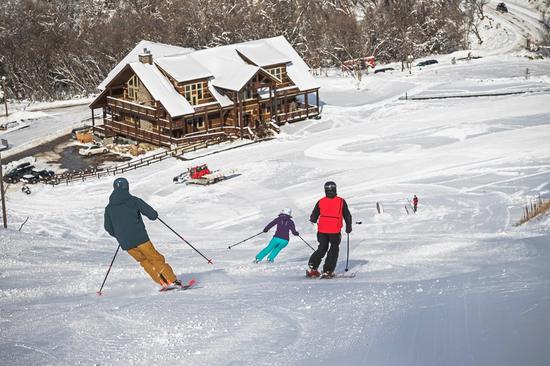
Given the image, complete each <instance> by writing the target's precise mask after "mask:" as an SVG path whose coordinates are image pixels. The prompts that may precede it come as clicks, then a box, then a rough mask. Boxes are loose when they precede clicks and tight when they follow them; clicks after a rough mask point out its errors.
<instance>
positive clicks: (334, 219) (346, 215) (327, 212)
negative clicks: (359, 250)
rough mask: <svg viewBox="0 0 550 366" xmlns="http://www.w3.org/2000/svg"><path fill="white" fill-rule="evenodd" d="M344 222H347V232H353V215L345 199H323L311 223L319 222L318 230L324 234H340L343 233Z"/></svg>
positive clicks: (317, 206)
mask: <svg viewBox="0 0 550 366" xmlns="http://www.w3.org/2000/svg"><path fill="white" fill-rule="evenodd" d="M342 220H345V221H346V232H347V233H350V232H351V214H350V212H349V209H348V205H347V203H346V201H345V200H344V199H343V198H340V197H338V196H336V197H334V198H328V197H324V198H321V199H320V200H319V201H318V202H317V204H316V205H315V208H314V209H313V212H312V213H311V217H310V221H311V222H317V230H318V231H319V232H320V233H323V234H339V233H340V232H341V231H342V226H343V223H342Z"/></svg>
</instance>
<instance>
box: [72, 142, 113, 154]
mask: <svg viewBox="0 0 550 366" xmlns="http://www.w3.org/2000/svg"><path fill="white" fill-rule="evenodd" d="M108 151H109V149H107V148H106V147H105V146H103V145H102V144H98V143H95V144H91V145H89V146H87V147H84V148H82V149H80V150H78V153H79V154H80V155H84V156H92V155H95V154H103V153H106V152H108Z"/></svg>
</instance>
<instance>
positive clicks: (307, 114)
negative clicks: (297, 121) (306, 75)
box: [305, 91, 309, 118]
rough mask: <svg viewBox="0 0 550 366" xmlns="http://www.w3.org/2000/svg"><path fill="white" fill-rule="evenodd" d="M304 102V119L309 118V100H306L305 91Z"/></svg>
mask: <svg viewBox="0 0 550 366" xmlns="http://www.w3.org/2000/svg"><path fill="white" fill-rule="evenodd" d="M305 101H306V118H309V100H308V98H307V91H306V95H305Z"/></svg>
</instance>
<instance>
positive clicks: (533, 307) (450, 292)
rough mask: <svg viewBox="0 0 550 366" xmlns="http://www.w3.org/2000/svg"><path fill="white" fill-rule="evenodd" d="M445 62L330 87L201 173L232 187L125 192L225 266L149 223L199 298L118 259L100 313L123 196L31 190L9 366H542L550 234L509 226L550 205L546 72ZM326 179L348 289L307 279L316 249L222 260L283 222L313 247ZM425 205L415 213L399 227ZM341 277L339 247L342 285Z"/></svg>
mask: <svg viewBox="0 0 550 366" xmlns="http://www.w3.org/2000/svg"><path fill="white" fill-rule="evenodd" d="M450 58H451V56H450V55H449V56H442V57H440V58H438V59H439V60H440V64H438V65H435V66H431V67H427V68H423V69H422V70H420V69H418V68H415V69H414V70H413V74H412V75H402V74H401V73H400V72H394V73H392V74H376V75H370V76H368V77H367V78H366V79H365V80H364V81H363V83H362V84H361V86H360V89H359V90H357V88H356V86H357V85H356V84H355V83H354V82H353V81H351V79H350V78H344V77H338V76H337V75H331V76H330V77H323V78H320V82H321V83H322V89H321V96H322V99H323V101H324V102H325V104H324V106H323V113H322V116H323V117H322V119H321V120H318V121H316V120H311V121H304V122H300V123H295V124H292V125H287V126H285V127H284V128H283V133H282V134H281V135H279V136H278V138H277V139H275V140H272V141H268V142H263V143H260V144H253V145H247V146H243V147H240V148H238V149H234V150H228V151H225V152H223V153H219V154H214V155H210V156H205V157H201V158H200V159H199V160H200V162H203V161H204V162H207V163H208V164H209V166H210V167H211V168H213V169H223V170H231V169H237V174H236V176H235V177H234V178H232V179H229V180H227V181H224V182H221V183H218V184H215V185H212V186H208V187H198V186H183V185H175V184H173V183H172V177H174V176H175V175H177V174H178V173H180V172H181V171H182V170H184V169H185V168H186V167H187V166H189V165H191V164H193V163H194V162H183V161H179V160H175V159H169V160H166V161H163V162H161V163H158V164H156V165H152V166H151V167H149V168H145V169H141V170H137V171H133V172H129V173H128V174H126V175H125V177H126V178H128V180H129V181H130V187H131V192H132V193H133V194H135V195H138V196H140V197H142V198H143V199H145V200H146V201H148V202H149V203H150V204H151V205H152V206H153V207H155V208H156V209H157V210H158V211H159V213H160V216H161V218H162V219H164V220H165V221H166V222H167V223H168V224H170V225H172V226H173V227H174V228H175V229H176V230H177V231H179V232H180V233H181V234H183V236H184V237H185V238H186V239H187V240H189V241H190V242H191V243H192V244H194V245H195V246H197V247H198V248H199V249H201V250H203V251H204V253H205V254H206V255H207V256H208V257H209V258H212V259H213V262H214V264H213V265H209V264H207V263H206V261H205V260H204V259H203V258H201V257H199V256H198V255H197V254H196V253H195V252H194V251H192V250H191V249H190V248H189V247H187V246H186V245H185V244H184V243H182V242H181V241H180V240H179V239H178V238H177V237H176V236H175V235H174V234H173V233H171V232H170V231H169V230H168V229H166V228H165V227H163V226H162V224H161V223H160V222H158V221H156V222H150V221H147V222H146V225H147V228H148V230H149V234H150V236H151V238H152V240H153V242H154V243H155V245H156V246H157V248H158V249H159V250H160V251H161V252H162V253H163V254H164V255H165V256H166V258H167V260H168V261H169V263H170V264H171V265H172V266H173V267H174V269H175V271H176V273H177V274H178V275H179V276H180V277H181V278H183V279H188V278H190V277H195V278H196V279H198V281H199V286H198V288H196V289H193V290H190V291H186V292H170V293H159V292H157V291H156V290H157V287H156V285H154V284H153V283H152V281H151V280H150V279H149V278H148V277H147V275H146V274H145V273H144V272H143V271H142V270H141V269H140V268H139V266H138V265H137V264H136V263H135V262H134V261H133V259H131V258H130V257H129V256H128V255H127V254H126V253H119V256H118V257H117V259H116V262H115V265H114V267H113V270H112V271H111V274H110V277H109V279H108V281H107V284H106V287H105V289H104V296H102V297H98V296H96V294H95V292H96V291H97V290H98V288H99V286H100V284H101V281H102V280H103V276H104V275H105V272H106V270H107V268H108V265H109V262H110V260H111V258H112V255H113V254H114V251H115V249H116V246H117V244H116V243H115V241H114V240H113V239H112V238H110V237H109V236H108V235H107V234H106V233H105V232H104V230H103V209H104V207H105V205H106V203H107V200H108V196H109V194H110V192H111V187H112V186H111V185H112V179H101V180H94V181H87V182H84V183H75V184H71V185H68V186H57V187H50V186H36V188H34V189H33V193H32V194H31V195H29V196H27V195H24V194H23V193H22V192H20V191H18V190H17V189H15V188H14V187H10V188H9V189H8V193H7V205H8V219H9V230H0V308H1V312H0V355H1V358H2V363H3V364H7V365H75V364H86V365H88V364H89V365H123V364H129V365H150V364H161V365H165V364H174V365H285V366H286V365H316V366H317V365H327V366H328V365H422V366H426V365H451V366H454V365H457V366H458V365H460V366H462V365H499V366H501V365H537V366H538V365H540V366H543V365H548V364H550V348H548V338H549V336H550V267H549V266H548V262H549V261H550V248H549V246H548V243H549V241H550V234H549V228H550V218H549V217H548V216H544V217H543V218H541V219H540V220H534V221H533V222H530V223H528V224H527V225H524V226H522V227H514V226H513V224H514V223H515V222H516V221H517V220H518V219H519V218H520V217H521V213H522V205H523V204H524V203H525V202H526V200H527V199H528V198H529V197H534V196H536V195H538V194H541V195H542V196H543V197H549V196H550V183H549V182H550V169H549V168H550V146H549V145H548V141H549V139H550V93H549V92H545V91H544V89H545V88H547V87H548V83H550V81H549V79H548V78H549V75H550V62H549V61H548V60H542V61H529V60H528V59H525V58H518V57H513V56H509V55H508V56H503V55H497V56H489V57H486V58H483V59H479V60H472V61H470V62H469V63H466V62H459V63H457V64H456V65H451V64H450ZM527 67H528V68H529V69H530V78H529V79H528V80H526V79H525V78H524V75H522V71H524V70H525V68H527ZM535 89H536V91H535V92H532V93H526V94H522V95H513V96H502V97H485V98H469V99H446V100H426V101H411V100H402V99H400V97H402V96H403V95H404V94H405V92H407V93H408V95H434V96H435V95H441V94H443V95H445V94H456V93H475V92H480V91H481V92H486V91H488V90H489V91H491V92H502V91H507V90H516V91H517V90H525V91H528V90H529V91H534V90H535ZM25 130H29V129H25ZM199 160H197V162H199ZM326 180H334V181H336V182H337V184H338V187H339V193H340V195H341V196H342V197H344V198H346V200H347V202H348V204H349V206H350V209H351V211H352V215H353V218H354V222H361V224H356V225H354V230H353V232H352V233H351V235H350V246H349V248H350V252H349V259H350V260H349V268H350V271H351V272H357V277H356V278H353V279H334V280H310V279H306V278H305V277H304V270H305V268H306V264H307V260H308V258H309V255H310V254H311V250H310V249H309V248H308V247H307V246H306V245H305V244H304V243H303V242H301V241H300V240H299V239H297V238H291V242H290V244H289V246H288V247H287V248H285V249H284V250H283V251H282V252H281V254H280V255H279V257H278V258H277V260H276V262H275V263H274V264H267V263H260V264H253V263H252V260H253V258H254V255H255V254H256V253H257V252H258V251H259V250H260V249H261V248H262V247H263V245H265V244H266V243H267V241H268V240H269V238H270V235H269V234H264V235H262V236H260V237H258V238H256V239H253V240H251V241H249V242H246V243H244V244H242V245H240V246H238V247H235V248H233V249H231V250H228V249H227V246H228V245H230V244H233V243H235V242H237V241H239V240H242V239H244V238H246V237H248V236H251V235H253V234H255V233H258V232H259V231H261V229H262V228H263V227H264V225H265V224H266V223H267V222H268V221H269V220H271V219H272V218H273V217H274V216H276V214H277V213H278V212H279V211H280V210H281V209H282V208H283V207H285V206H288V207H292V208H293V211H294V218H295V221H296V224H297V228H298V230H299V231H300V233H301V235H302V237H304V239H306V240H307V241H308V242H309V243H311V244H315V242H316V240H315V227H313V226H312V225H311V224H309V223H308V218H309V214H310V212H311V210H312V209H313V206H314V204H315V202H316V200H317V199H319V198H320V197H322V193H323V192H322V189H323V183H324V182H325V181H326ZM413 194H417V195H418V196H419V198H420V204H419V207H420V209H419V212H418V213H417V214H415V215H407V213H406V212H405V209H404V206H405V204H406V203H407V199H410V198H411V197H412V195H413ZM376 202H381V203H382V204H383V206H384V210H385V212H384V214H383V215H378V214H377V213H376V209H375V205H376ZM27 217H29V220H28V222H27V223H26V224H25V225H24V226H23V228H22V229H21V231H18V229H19V226H20V224H21V223H23V221H24V220H25V219H26V218H27ZM345 266H346V242H345V240H344V241H343V243H342V245H341V250H340V259H339V262H338V268H337V270H338V271H343V270H344V268H345Z"/></svg>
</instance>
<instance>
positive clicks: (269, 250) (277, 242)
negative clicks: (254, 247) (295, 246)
mask: <svg viewBox="0 0 550 366" xmlns="http://www.w3.org/2000/svg"><path fill="white" fill-rule="evenodd" d="M287 245H288V240H285V239H281V238H278V237H276V236H274V237H273V239H271V241H270V242H269V244H268V245H267V247H265V248H264V249H262V250H261V251H260V252H259V253H258V254H256V260H258V261H261V260H262V259H264V257H265V256H266V255H268V254H269V256H268V257H267V259H268V260H270V261H272V262H273V261H274V260H275V257H277V254H279V252H280V251H281V250H283V248H284V247H286V246H287Z"/></svg>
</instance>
